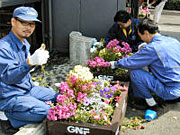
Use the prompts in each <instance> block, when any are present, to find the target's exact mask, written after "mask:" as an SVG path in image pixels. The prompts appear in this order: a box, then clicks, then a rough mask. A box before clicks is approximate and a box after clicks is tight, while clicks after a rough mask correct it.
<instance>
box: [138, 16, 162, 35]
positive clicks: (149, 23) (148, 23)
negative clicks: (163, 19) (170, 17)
mask: <svg viewBox="0 0 180 135" xmlns="http://www.w3.org/2000/svg"><path fill="white" fill-rule="evenodd" d="M145 30H147V31H148V32H149V33H150V34H155V33H157V32H159V29H158V25H157V24H155V23H154V22H153V20H151V19H149V18H145V19H143V20H142V21H141V22H140V23H139V25H138V31H139V32H140V33H141V34H144V31H145Z"/></svg>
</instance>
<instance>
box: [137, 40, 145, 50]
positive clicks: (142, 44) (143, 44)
mask: <svg viewBox="0 0 180 135" xmlns="http://www.w3.org/2000/svg"><path fill="white" fill-rule="evenodd" d="M145 45H147V43H145V42H144V43H141V44H140V45H139V46H138V51H139V50H141V48H142V47H143V46H145Z"/></svg>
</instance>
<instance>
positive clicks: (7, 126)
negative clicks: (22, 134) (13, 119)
mask: <svg viewBox="0 0 180 135" xmlns="http://www.w3.org/2000/svg"><path fill="white" fill-rule="evenodd" d="M0 126H1V130H2V132H3V133H4V134H7V135H14V134H15V133H17V132H18V131H19V129H16V128H13V127H12V125H11V123H10V121H9V120H0Z"/></svg>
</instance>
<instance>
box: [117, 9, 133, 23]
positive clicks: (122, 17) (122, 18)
mask: <svg viewBox="0 0 180 135" xmlns="http://www.w3.org/2000/svg"><path fill="white" fill-rule="evenodd" d="M129 19H131V16H130V14H129V13H128V12H127V11H125V10H120V11H118V12H117V13H116V15H115V16H114V22H118V21H119V22H122V23H127V21H128V20H129Z"/></svg>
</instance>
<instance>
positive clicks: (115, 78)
mask: <svg viewBox="0 0 180 135" xmlns="http://www.w3.org/2000/svg"><path fill="white" fill-rule="evenodd" d="M93 75H94V78H98V79H102V80H109V81H124V82H128V81H130V76H129V73H127V74H119V75H114V74H106V73H93Z"/></svg>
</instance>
